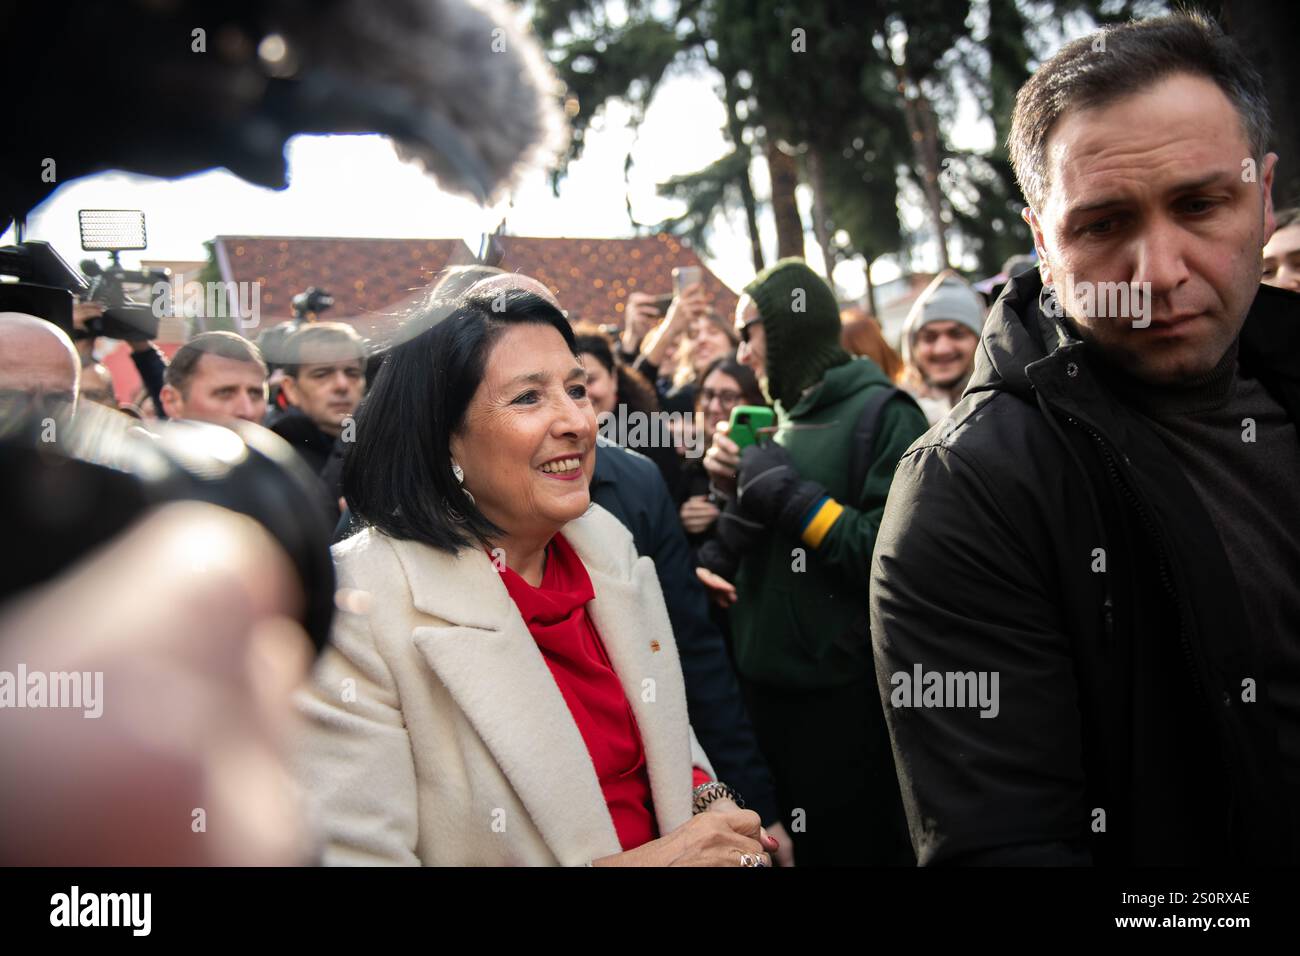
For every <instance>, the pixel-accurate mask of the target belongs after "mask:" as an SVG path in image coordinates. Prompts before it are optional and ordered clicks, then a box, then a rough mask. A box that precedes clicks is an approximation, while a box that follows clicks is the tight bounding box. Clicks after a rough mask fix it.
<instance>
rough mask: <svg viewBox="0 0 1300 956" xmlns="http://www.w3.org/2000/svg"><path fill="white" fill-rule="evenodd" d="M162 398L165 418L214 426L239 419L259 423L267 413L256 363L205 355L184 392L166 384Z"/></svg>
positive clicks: (264, 386) (264, 390) (264, 380)
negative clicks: (185, 419) (181, 419)
mask: <svg viewBox="0 0 1300 956" xmlns="http://www.w3.org/2000/svg"><path fill="white" fill-rule="evenodd" d="M162 399H163V410H164V411H165V412H166V413H167V417H168V418H187V419H190V420H192V421H196V422H213V423H214V424H217V425H224V424H226V423H227V422H231V421H234V420H235V419H237V418H242V419H243V420H244V421H246V422H254V423H257V424H260V423H261V421H262V418H263V417H264V416H265V415H266V376H265V375H264V374H263V372H262V366H260V365H258V364H257V363H256V362H241V361H239V360H237V359H232V358H226V357H225V356H224V355H212V354H208V355H204V356H203V357H202V358H200V359H199V360H198V362H197V363H196V364H195V366H194V375H193V376H192V377H191V378H190V384H189V388H187V389H186V391H185V394H184V395H182V394H181V393H180V392H179V391H178V390H177V389H175V388H173V387H172V386H170V385H166V386H164V387H163V391H162Z"/></svg>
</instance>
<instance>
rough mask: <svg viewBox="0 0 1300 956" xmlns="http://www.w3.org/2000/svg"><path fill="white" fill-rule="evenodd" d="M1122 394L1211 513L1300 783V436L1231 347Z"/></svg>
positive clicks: (1121, 385) (1127, 386) (1121, 384)
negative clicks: (1199, 369)
mask: <svg viewBox="0 0 1300 956" xmlns="http://www.w3.org/2000/svg"><path fill="white" fill-rule="evenodd" d="M1109 379H1110V384H1111V385H1112V386H1113V387H1114V389H1115V393H1116V395H1117V397H1118V398H1119V399H1120V400H1121V401H1123V402H1124V403H1125V404H1127V405H1128V406H1129V407H1130V408H1132V409H1133V410H1134V411H1136V412H1138V413H1139V414H1140V415H1142V416H1143V418H1145V419H1146V420H1147V422H1149V423H1150V425H1151V426H1152V427H1153V428H1154V429H1155V431H1156V433H1157V434H1158V435H1159V436H1160V438H1161V439H1162V440H1163V441H1164V443H1165V444H1166V445H1167V446H1168V448H1169V450H1170V451H1171V452H1172V453H1173V455H1174V457H1175V458H1177V459H1178V461H1179V463H1180V464H1181V465H1182V467H1183V471H1184V473H1185V474H1186V475H1187V478H1188V480H1189V481H1190V482H1191V485H1192V487H1193V488H1194V489H1195V490H1196V492H1197V494H1198V495H1199V496H1200V498H1201V501H1202V503H1203V504H1204V505H1205V509H1206V511H1208V512H1209V514H1210V518H1211V520H1212V521H1213V522H1214V526H1215V529H1216V530H1217V531H1218V533H1219V538H1220V540H1221V541H1222V542H1223V547H1224V550H1225V552H1226V553H1227V556H1228V562H1229V563H1230V564H1231V566H1232V569H1233V573H1234V575H1235V577H1236V579H1237V580H1236V583H1237V588H1238V590H1239V591H1240V593H1241V597H1242V603H1243V604H1244V605H1245V609H1246V618H1247V623H1248V624H1249V625H1250V632H1251V633H1252V634H1253V635H1254V636H1255V641H1256V644H1257V646H1258V647H1259V648H1260V649H1261V650H1263V652H1264V655H1265V657H1264V660H1263V664H1264V666H1265V667H1266V672H1265V673H1264V674H1262V675H1260V679H1259V681H1258V684H1259V686H1261V687H1263V688H1266V689H1267V693H1268V696H1269V697H1270V698H1271V700H1272V701H1273V704H1274V706H1275V707H1276V708H1277V711H1278V717H1279V720H1280V726H1279V742H1280V744H1281V748H1282V752H1283V756H1284V759H1285V761H1286V764H1287V767H1288V771H1289V774H1290V776H1291V781H1292V784H1293V786H1294V785H1300V437H1298V436H1297V432H1296V423H1295V422H1292V421H1290V420H1289V419H1288V417H1287V413H1286V410H1285V409H1284V408H1283V407H1282V406H1281V405H1280V404H1278V402H1277V401H1276V400H1275V399H1274V398H1273V396H1272V395H1270V394H1269V393H1268V392H1267V391H1266V390H1265V388H1264V387H1263V385H1262V384H1261V383H1260V382H1259V380H1258V379H1254V378H1250V377H1247V376H1246V375H1243V374H1242V372H1241V369H1240V367H1239V365H1238V362H1237V345H1236V343H1235V342H1234V343H1233V346H1232V348H1230V349H1229V350H1228V352H1227V354H1226V355H1224V357H1223V360H1222V361H1221V362H1220V363H1219V364H1218V366H1217V367H1216V368H1214V369H1212V370H1211V371H1210V372H1209V373H1208V374H1206V375H1204V376H1201V377H1200V378H1199V379H1196V380H1194V381H1190V382H1187V383H1184V384H1181V385H1179V386H1163V387H1162V386H1153V385H1149V384H1145V383H1138V382H1136V381H1134V380H1133V379H1131V378H1127V377H1124V378H1122V379H1120V378H1119V377H1118V376H1109Z"/></svg>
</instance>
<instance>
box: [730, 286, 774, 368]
mask: <svg viewBox="0 0 1300 956" xmlns="http://www.w3.org/2000/svg"><path fill="white" fill-rule="evenodd" d="M736 335H738V336H739V337H740V347H739V348H738V349H737V350H736V360H737V361H738V362H740V364H741V365H747V366H749V368H751V369H752V370H753V372H754V374H755V375H757V376H758V377H759V379H760V380H761V379H762V378H763V376H764V375H766V374H767V334H766V333H765V332H764V331H763V317H762V315H760V314H759V311H758V304H757V303H756V302H755V301H754V300H753V299H751V298H750V297H749V296H747V295H742V296H741V297H740V301H739V302H737V303H736Z"/></svg>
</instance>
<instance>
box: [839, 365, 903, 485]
mask: <svg viewBox="0 0 1300 956" xmlns="http://www.w3.org/2000/svg"><path fill="white" fill-rule="evenodd" d="M906 394H907V393H906V392H904V391H903V390H902V389H901V388H898V387H896V386H893V385H891V386H887V387H885V388H876V389H872V391H871V394H870V395H869V396H867V400H866V402H865V403H864V404H863V406H862V412H861V413H860V414H859V415H858V420H857V423H856V424H855V425H854V426H853V445H852V451H851V453H850V454H851V457H850V459H849V464H850V467H849V481H850V482H851V484H850V485H849V490H850V494H851V495H852V497H851V498H850V499H849V500H848V501H846V504H851V505H853V506H855V507H856V506H857V504H858V495H860V494H861V493H862V486H863V485H864V484H865V483H866V480H867V472H868V471H869V470H870V469H871V463H872V462H873V461H875V460H876V458H875V454H874V452H875V441H876V431H877V428H876V426H877V424H878V423H879V422H880V413H881V412H882V411H884V408H885V405H886V404H887V403H888V402H889V400H890V399H892V398H893V397H894V396H896V395H906ZM909 397H910V396H909Z"/></svg>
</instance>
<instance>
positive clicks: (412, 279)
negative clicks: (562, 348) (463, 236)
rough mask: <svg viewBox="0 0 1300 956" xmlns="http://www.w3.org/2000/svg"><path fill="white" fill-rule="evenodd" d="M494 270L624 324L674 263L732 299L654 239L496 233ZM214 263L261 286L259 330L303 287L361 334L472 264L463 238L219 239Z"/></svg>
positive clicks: (582, 313)
mask: <svg viewBox="0 0 1300 956" xmlns="http://www.w3.org/2000/svg"><path fill="white" fill-rule="evenodd" d="M496 241H497V243H498V246H499V248H500V249H501V251H502V253H503V256H502V260H501V262H500V268H502V269H505V270H506V271H507V272H521V273H524V274H525V275H529V276H532V277H533V278H535V279H538V280H540V281H541V282H543V283H545V284H546V285H547V286H549V287H550V289H551V291H552V292H553V293H555V296H556V298H557V299H559V301H560V305H561V306H562V307H563V308H564V309H565V311H566V312H568V313H569V317H570V318H571V319H574V320H575V321H576V320H586V321H592V322H610V323H615V324H618V325H622V313H623V304H624V302H625V301H626V299H627V295H628V293H629V292H632V291H645V292H650V293H652V294H661V293H665V292H670V291H671V290H672V269H673V267H674V266H700V267H702V268H703V270H704V284H705V289H706V290H707V291H708V293H709V294H710V296H711V297H712V300H713V305H714V308H715V309H717V311H718V312H720V313H721V314H723V315H728V314H730V313H731V312H732V311H734V309H735V307H736V298H737V296H736V293H734V292H733V291H732V290H731V289H729V288H727V287H726V286H725V285H723V284H722V282H721V281H720V280H719V279H718V278H717V277H716V276H715V275H713V273H712V272H710V271H709V268H708V267H707V266H706V265H705V264H704V263H703V262H702V261H701V260H700V258H699V256H697V255H696V254H695V252H694V250H692V249H690V248H688V247H687V246H684V245H682V244H681V243H680V242H679V241H678V240H677V239H676V238H675V237H673V236H669V235H665V234H660V235H656V236H646V237H643V238H638V239H569V238H528V237H523V236H500V237H498V238H497V240H496ZM216 246H217V250H216V251H217V261H218V263H219V264H220V265H221V268H222V277H223V278H224V279H225V280H226V281H228V282H229V281H234V282H258V283H261V289H260V305H261V327H260V328H259V329H257V330H249V331H250V334H253V335H256V334H257V333H258V332H260V331H262V330H263V329H265V328H268V327H270V326H271V325H275V324H278V323H280V322H282V321H284V320H286V319H288V318H290V317H291V316H292V315H293V305H292V300H293V297H294V296H295V295H296V294H298V293H299V292H302V291H303V290H305V289H306V288H307V287H308V286H313V285H314V286H317V287H319V288H322V289H325V290H326V291H327V292H329V294H330V295H332V296H333V297H334V307H333V308H332V309H331V310H330V311H329V312H328V313H326V314H325V316H324V318H326V319H330V320H336V321H351V322H353V323H354V324H356V325H357V326H358V327H359V328H360V330H361V331H362V332H363V333H365V334H373V333H375V332H382V331H386V330H388V329H391V327H392V325H393V322H394V320H393V319H392V318H390V317H387V316H388V315H389V314H398V313H400V312H401V311H402V307H403V306H405V305H406V304H408V303H409V302H410V300H411V299H413V298H415V297H418V296H419V295H420V294H421V293H422V292H423V291H424V290H425V289H426V288H427V287H428V285H429V284H430V282H431V281H432V280H433V279H434V278H435V277H436V276H437V275H438V273H439V272H441V271H442V270H443V269H444V268H446V267H447V266H449V265H462V264H466V263H468V262H470V261H471V260H472V256H471V254H470V251H469V249H468V247H466V246H465V244H464V243H463V242H462V241H461V240H459V239H332V238H298V237H290V236H218V237H217V239H216Z"/></svg>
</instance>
